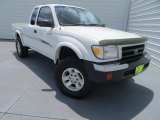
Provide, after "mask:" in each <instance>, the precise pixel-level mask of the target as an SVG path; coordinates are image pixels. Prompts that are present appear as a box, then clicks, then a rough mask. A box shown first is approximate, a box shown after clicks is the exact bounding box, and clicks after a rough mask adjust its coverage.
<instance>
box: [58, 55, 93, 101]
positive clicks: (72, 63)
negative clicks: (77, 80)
mask: <svg viewBox="0 0 160 120" xmlns="http://www.w3.org/2000/svg"><path fill="white" fill-rule="evenodd" d="M69 68H74V69H75V70H78V71H79V72H80V74H81V75H82V77H83V78H84V79H83V80H84V82H83V83H84V84H83V87H82V88H81V89H80V90H78V91H73V90H70V89H68V88H67V87H66V86H65V85H64V82H63V80H62V79H63V78H62V75H63V73H64V71H65V70H67V69H69ZM55 79H56V85H57V86H58V88H59V89H60V91H61V92H62V93H63V94H65V95H67V96H69V97H72V98H84V97H86V96H87V95H88V93H89V92H90V90H91V86H92V83H91V82H90V81H89V80H88V79H87V75H86V72H85V69H84V65H83V63H82V62H81V61H79V60H77V59H73V58H66V59H64V60H62V61H60V62H59V63H58V65H57V66H56V68H55Z"/></svg>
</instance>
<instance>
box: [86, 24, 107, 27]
mask: <svg viewBox="0 0 160 120" xmlns="http://www.w3.org/2000/svg"><path fill="white" fill-rule="evenodd" d="M87 25H88V26H102V27H106V25H105V24H87Z"/></svg>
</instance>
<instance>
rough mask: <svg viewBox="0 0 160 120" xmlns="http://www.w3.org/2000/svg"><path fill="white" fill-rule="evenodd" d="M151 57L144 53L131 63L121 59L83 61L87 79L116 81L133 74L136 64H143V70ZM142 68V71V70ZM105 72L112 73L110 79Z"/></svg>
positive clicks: (102, 81) (98, 81)
mask: <svg viewBox="0 0 160 120" xmlns="http://www.w3.org/2000/svg"><path fill="white" fill-rule="evenodd" d="M150 60H151V57H150V55H149V54H147V53H145V54H144V55H143V57H142V58H141V59H139V60H137V61H134V62H131V63H125V64H121V61H118V62H112V63H105V64H97V63H92V62H88V61H84V64H85V69H86V72H87V75H88V79H89V80H90V81H92V82H96V83H104V82H116V81H120V80H123V79H128V78H131V77H134V76H135V69H136V67H137V66H139V65H141V64H144V70H145V69H146V68H147V67H148V66H149V63H150ZM144 70H143V71H144ZM107 74H112V79H111V80H109V79H107V78H108V77H107Z"/></svg>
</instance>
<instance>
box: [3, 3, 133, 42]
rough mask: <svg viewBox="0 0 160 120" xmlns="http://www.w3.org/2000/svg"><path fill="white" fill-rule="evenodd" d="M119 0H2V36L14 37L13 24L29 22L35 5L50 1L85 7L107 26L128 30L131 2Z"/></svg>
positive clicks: (6, 37)
mask: <svg viewBox="0 0 160 120" xmlns="http://www.w3.org/2000/svg"><path fill="white" fill-rule="evenodd" d="M117 1H119V0H92V1H91V0H61V2H60V0H1V2H0V15H1V17H0V38H5V39H12V38H13V35H12V30H11V25H12V24H13V23H26V22H28V20H29V17H30V14H31V10H32V8H33V7H34V6H37V5H40V4H48V3H49V4H50V3H58V4H60V3H63V4H69V5H75V6H81V7H85V8H87V9H89V10H90V11H93V12H94V13H95V14H96V15H97V16H98V17H99V18H100V19H101V20H102V21H103V22H104V23H105V24H106V25H107V26H109V27H112V28H116V29H120V30H126V25H127V18H128V11H129V4H130V2H129V0H121V2H117ZM115 3H117V4H115Z"/></svg>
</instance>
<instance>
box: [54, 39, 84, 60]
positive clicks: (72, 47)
mask: <svg viewBox="0 0 160 120" xmlns="http://www.w3.org/2000/svg"><path fill="white" fill-rule="evenodd" d="M63 48H68V49H70V50H72V51H73V52H74V53H75V54H76V55H77V57H78V58H79V59H83V58H84V56H83V54H82V52H81V50H80V49H79V48H77V47H76V46H75V45H73V44H72V43H69V42H65V43H60V44H59V45H58V46H57V47H56V49H55V51H56V53H55V60H54V61H55V63H57V61H58V60H59V58H60V52H61V50H62V49H63Z"/></svg>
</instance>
